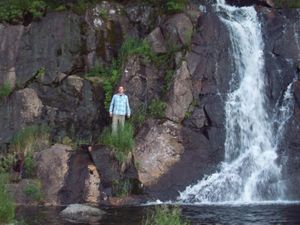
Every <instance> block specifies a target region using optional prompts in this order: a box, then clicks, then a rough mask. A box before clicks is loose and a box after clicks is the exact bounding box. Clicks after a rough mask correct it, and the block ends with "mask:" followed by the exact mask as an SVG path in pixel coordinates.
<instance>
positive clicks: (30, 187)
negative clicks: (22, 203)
mask: <svg viewBox="0 0 300 225" xmlns="http://www.w3.org/2000/svg"><path fill="white" fill-rule="evenodd" d="M23 192H24V193H25V194H26V196H27V197H29V198H30V199H32V200H34V201H37V202H40V201H42V200H43V198H44V196H43V193H42V184H41V182H40V181H34V182H31V183H29V184H27V185H26V186H25V187H24V189H23Z"/></svg>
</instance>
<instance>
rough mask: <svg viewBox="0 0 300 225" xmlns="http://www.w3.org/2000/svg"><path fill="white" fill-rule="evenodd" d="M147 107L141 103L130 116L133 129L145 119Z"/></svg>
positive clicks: (137, 127)
mask: <svg viewBox="0 0 300 225" xmlns="http://www.w3.org/2000/svg"><path fill="white" fill-rule="evenodd" d="M146 117H147V108H146V106H145V105H142V106H141V107H140V108H139V109H138V110H137V112H135V113H133V114H132V116H131V117H130V122H131V123H132V124H133V125H134V127H135V129H136V130H137V129H139V128H140V127H141V126H142V125H143V124H144V123H145V121H146Z"/></svg>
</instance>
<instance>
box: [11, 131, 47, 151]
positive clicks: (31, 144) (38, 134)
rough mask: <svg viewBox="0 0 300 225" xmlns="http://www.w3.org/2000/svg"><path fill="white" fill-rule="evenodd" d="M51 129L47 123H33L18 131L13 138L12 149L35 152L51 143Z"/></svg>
mask: <svg viewBox="0 0 300 225" xmlns="http://www.w3.org/2000/svg"><path fill="white" fill-rule="evenodd" d="M49 137H50V129H49V128H48V127H46V126H45V125H41V126H39V125H31V126H27V127H24V128H23V129H21V130H20V131H18V132H17V133H16V134H15V135H14V137H13V138H12V141H11V144H10V151H13V152H24V153H27V152H34V151H37V150H39V149H40V148H43V147H45V146H48V145H49Z"/></svg>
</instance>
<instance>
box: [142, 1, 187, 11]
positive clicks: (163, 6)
mask: <svg viewBox="0 0 300 225" xmlns="http://www.w3.org/2000/svg"><path fill="white" fill-rule="evenodd" d="M145 1H146V2H148V3H150V4H151V5H153V6H156V7H157V8H158V9H159V11H160V12H162V13H167V14H174V13H179V12H183V11H184V9H185V8H186V5H187V3H188V1H187V0H145Z"/></svg>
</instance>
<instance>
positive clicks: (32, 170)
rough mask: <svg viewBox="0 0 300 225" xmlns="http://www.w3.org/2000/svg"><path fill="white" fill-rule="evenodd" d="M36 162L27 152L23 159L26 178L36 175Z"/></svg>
mask: <svg viewBox="0 0 300 225" xmlns="http://www.w3.org/2000/svg"><path fill="white" fill-rule="evenodd" d="M36 167H37V163H36V161H35V160H34V158H33V155H32V153H31V152H29V153H28V154H27V155H26V156H25V159H24V173H25V177H26V178H34V177H35V176H36Z"/></svg>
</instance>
